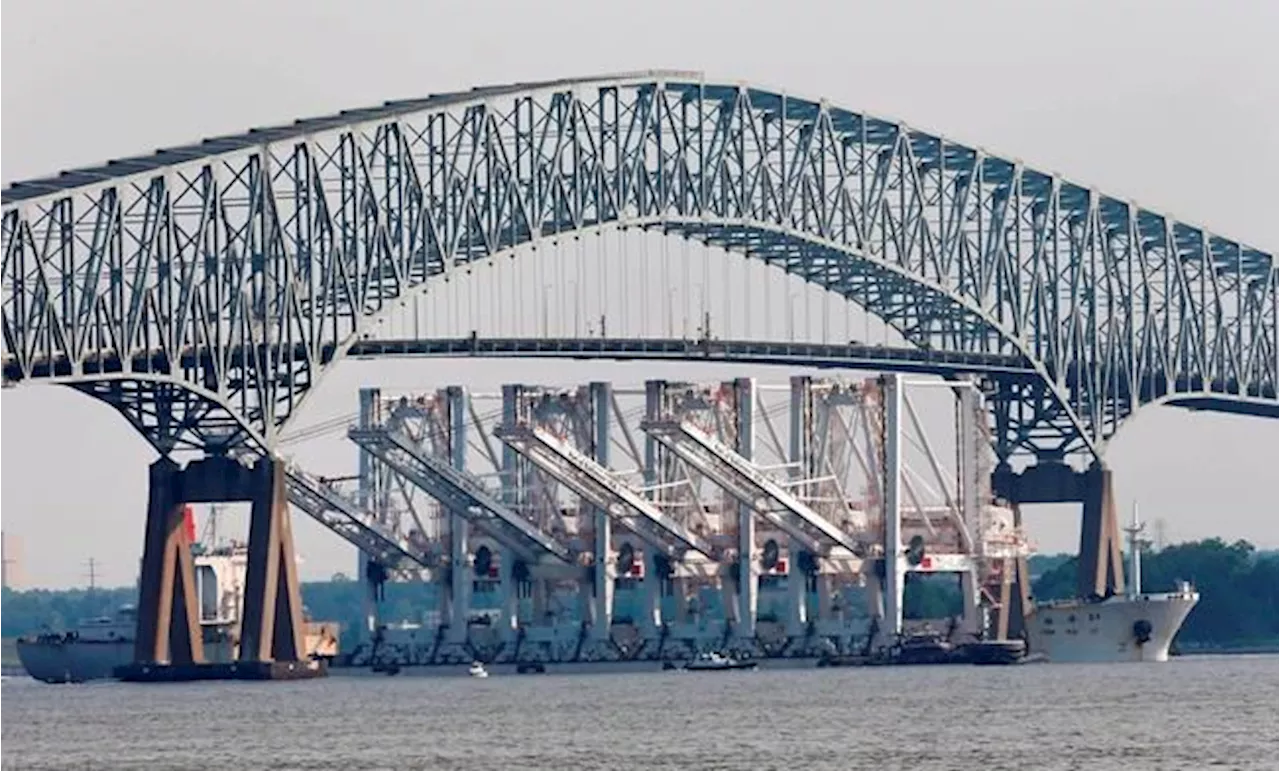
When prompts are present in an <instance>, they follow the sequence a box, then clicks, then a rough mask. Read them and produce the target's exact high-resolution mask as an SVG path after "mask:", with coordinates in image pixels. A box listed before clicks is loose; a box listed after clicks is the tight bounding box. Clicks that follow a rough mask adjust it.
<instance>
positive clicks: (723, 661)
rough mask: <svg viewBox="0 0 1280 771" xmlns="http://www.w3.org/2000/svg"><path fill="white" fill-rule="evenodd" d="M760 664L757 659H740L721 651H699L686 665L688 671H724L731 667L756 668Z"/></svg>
mask: <svg viewBox="0 0 1280 771" xmlns="http://www.w3.org/2000/svg"><path fill="white" fill-rule="evenodd" d="M757 666H759V664H758V663H757V662H755V661H738V660H737V659H735V658H733V657H732V656H722V655H721V654H719V653H716V652H714V651H713V652H711V653H699V654H698V656H697V658H695V659H694V660H693V661H690V662H689V663H687V664H685V665H684V668H685V671H687V672H724V671H728V670H731V669H755V668H756V667H757Z"/></svg>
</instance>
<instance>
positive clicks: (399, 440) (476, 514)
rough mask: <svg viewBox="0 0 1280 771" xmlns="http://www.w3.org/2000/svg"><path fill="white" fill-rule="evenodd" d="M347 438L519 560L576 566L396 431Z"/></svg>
mask: <svg viewBox="0 0 1280 771" xmlns="http://www.w3.org/2000/svg"><path fill="white" fill-rule="evenodd" d="M347 435H348V436H349V437H350V438H351V440H352V441H353V442H355V443H356V444H358V445H360V446H361V447H362V448H364V449H365V450H366V451H368V452H370V453H372V454H373V455H374V456H375V457H377V458H378V460H380V461H382V462H383V463H385V464H387V465H388V466H390V467H391V468H392V469H393V470H394V471H395V472H396V473H398V474H400V475H401V476H403V477H404V478H405V479H406V480H408V481H409V482H410V483H412V484H413V485H414V486H416V487H417V488H419V489H420V490H422V491H423V492H425V493H427V494H428V495H430V496H432V497H433V498H435V499H436V500H438V501H440V503H441V504H443V505H444V507H445V508H447V509H449V510H450V511H453V512H456V513H457V514H459V515H461V516H463V517H464V518H466V519H467V520H468V521H470V522H471V523H472V524H474V525H475V526H476V527H478V528H480V529H481V530H483V531H484V532H485V533H487V534H488V535H490V536H491V537H493V538H494V539H495V540H497V541H498V542H500V543H502V544H503V545H505V546H507V547H508V548H510V549H512V550H513V551H514V552H515V553H516V555H517V556H519V557H520V558H521V559H524V560H527V561H530V562H533V563H535V564H536V563H537V562H538V561H539V558H540V557H541V556H542V555H544V554H545V555H550V556H552V557H554V558H556V559H558V560H560V561H561V562H563V563H566V564H574V554H573V552H572V551H570V550H569V547H567V546H565V545H564V544H562V543H560V542H559V541H558V540H556V539H555V538H554V537H552V536H551V535H549V534H547V533H545V532H543V531H542V530H541V529H539V528H538V527H537V526H536V525H534V524H533V523H532V522H530V521H528V520H527V519H525V518H524V517H522V516H520V514H519V513H518V512H516V511H514V510H512V509H511V508H509V507H507V506H506V505H505V504H503V503H502V502H501V501H499V500H498V499H497V498H496V497H495V496H494V495H493V494H491V493H490V492H489V491H488V490H487V489H485V487H484V485H482V484H481V483H480V482H479V481H478V480H476V479H474V478H473V477H471V476H470V475H469V474H467V473H466V472H465V471H460V470H458V469H455V468H454V467H453V466H451V465H449V463H448V461H446V460H443V459H440V458H435V457H432V456H431V455H430V454H428V453H425V452H423V451H422V450H421V448H419V447H417V446H415V445H414V443H413V442H412V441H411V440H409V439H408V438H407V437H405V436H404V435H403V434H402V433H400V432H399V431H395V430H388V429H385V428H373V429H360V428H353V429H351V430H350V431H349V432H348V434H347Z"/></svg>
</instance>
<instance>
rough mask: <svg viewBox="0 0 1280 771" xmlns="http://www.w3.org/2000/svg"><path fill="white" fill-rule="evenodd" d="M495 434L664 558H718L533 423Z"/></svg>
mask: <svg viewBox="0 0 1280 771" xmlns="http://www.w3.org/2000/svg"><path fill="white" fill-rule="evenodd" d="M495 434H496V435H497V437H498V438H499V439H501V440H502V441H503V442H504V443H505V444H506V445H507V446H509V447H512V448H514V449H515V450H516V451H517V452H519V453H520V454H521V455H523V456H524V457H526V458H528V459H529V460H530V461H532V462H533V463H535V464H537V466H538V467H539V468H541V469H542V470H543V471H546V472H547V473H548V474H551V475H552V476H554V477H555V478H556V479H558V480H560V481H561V482H562V483H564V484H565V485H566V486H567V487H569V488H570V489H572V490H573V491H574V492H576V493H577V494H578V495H581V496H582V497H583V498H585V499H586V500H587V501H589V502H590V503H592V504H593V505H595V506H598V507H600V508H601V509H603V510H604V511H605V512H607V513H608V514H609V515H610V516H611V517H614V518H616V519H618V520H619V521H620V522H621V523H622V524H623V526H624V527H626V528H627V529H628V530H631V531H632V532H634V533H635V534H636V535H638V536H640V537H642V538H644V539H645V540H646V541H647V542H648V543H649V544H651V545H653V546H654V547H655V548H657V549H660V550H661V551H662V552H663V553H664V554H666V555H667V556H668V557H672V558H675V559H682V558H684V556H685V554H687V553H688V552H691V551H692V552H696V553H697V554H700V555H702V556H703V557H705V558H707V559H709V560H716V559H717V558H718V551H717V550H716V549H715V547H713V546H712V545H711V544H710V543H708V542H707V541H706V539H704V538H702V536H700V535H698V534H697V533H695V532H693V531H692V530H691V529H689V528H687V527H685V526H684V525H682V524H680V523H679V522H676V521H675V520H673V519H671V518H670V517H668V516H667V515H666V514H664V513H663V512H662V510H661V509H660V508H658V507H657V506H655V505H653V504H652V503H650V502H649V501H648V500H647V499H645V498H644V497H643V496H641V495H640V494H639V493H637V492H636V491H635V490H632V489H631V488H630V487H628V486H627V485H626V484H624V483H622V482H619V481H618V480H617V479H614V477H613V472H612V471H610V470H609V469H608V468H605V467H604V466H601V465H600V464H599V463H596V462H595V461H593V460H591V459H590V458H588V457H587V456H585V455H583V454H582V453H580V452H578V451H577V450H575V449H574V448H572V447H570V446H569V445H568V444H567V443H565V442H562V441H560V440H559V439H557V438H555V437H554V436H551V435H550V434H549V433H547V432H546V431H544V430H541V429H539V428H536V427H534V426H528V425H514V426H500V427H499V428H498V430H497V431H496V432H495ZM659 534H661V535H659ZM664 536H665V537H664ZM672 541H675V543H674V544H673V543H672Z"/></svg>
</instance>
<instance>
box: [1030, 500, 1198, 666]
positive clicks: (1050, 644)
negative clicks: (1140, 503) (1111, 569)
mask: <svg viewBox="0 0 1280 771" xmlns="http://www.w3.org/2000/svg"><path fill="white" fill-rule="evenodd" d="M1142 529H1143V524H1142V523H1141V522H1140V521H1139V519H1138V507H1137V504H1134V507H1133V522H1132V524H1131V525H1130V526H1129V527H1127V528H1125V530H1124V531H1125V533H1126V534H1127V535H1128V540H1129V543H1128V546H1129V582H1128V591H1127V592H1126V593H1125V594H1124V595H1116V596H1113V597H1106V598H1100V599H1096V600H1090V599H1076V600H1064V601H1057V602H1046V603H1039V604H1037V605H1036V607H1035V610H1034V611H1033V612H1032V613H1031V614H1030V615H1029V616H1028V618H1027V642H1028V644H1029V647H1030V649H1031V650H1032V651H1034V652H1036V653H1038V654H1040V655H1043V656H1044V657H1046V658H1047V659H1048V660H1049V661H1051V662H1056V663H1083V662H1123V661H1168V660H1169V646H1170V644H1171V643H1172V642H1173V638H1174V636H1176V635H1177V634H1178V630H1179V629H1181V628H1182V623H1183V622H1184V621H1185V620H1186V618H1187V615H1188V614H1189V613H1191V610H1192V608H1194V607H1195V606H1196V603H1198V602H1199V601H1200V594H1199V593H1198V592H1197V591H1196V590H1195V588H1194V587H1193V586H1192V585H1191V584H1190V583H1189V582H1187V581H1180V582H1178V584H1177V586H1176V587H1175V588H1174V590H1173V591H1172V592H1160V593H1146V592H1143V591H1142V546H1141V542H1140V541H1139V540H1138V534H1139V533H1140V532H1142Z"/></svg>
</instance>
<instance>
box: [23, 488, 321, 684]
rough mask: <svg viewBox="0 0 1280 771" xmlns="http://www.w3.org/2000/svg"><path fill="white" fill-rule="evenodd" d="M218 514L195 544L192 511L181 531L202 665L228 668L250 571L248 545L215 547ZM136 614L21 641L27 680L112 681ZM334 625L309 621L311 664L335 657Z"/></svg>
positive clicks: (129, 645)
mask: <svg viewBox="0 0 1280 771" xmlns="http://www.w3.org/2000/svg"><path fill="white" fill-rule="evenodd" d="M216 521H217V510H216V509H214V510H213V511H212V512H211V515H210V518H209V521H208V523H207V525H208V527H207V528H206V531H205V533H204V534H203V535H202V537H201V539H200V540H196V539H195V537H194V534H195V517H194V514H193V512H192V510H191V508H190V507H187V509H186V511H185V512H184V522H183V526H184V527H185V528H187V532H188V535H189V536H191V538H192V541H193V543H192V547H191V555H192V561H193V562H194V563H195V577H196V598H197V599H196V601H197V603H198V605H199V612H200V628H201V631H202V636H203V638H204V652H205V659H206V660H208V661H209V662H212V663H217V662H230V661H233V660H235V658H236V656H237V655H238V653H239V647H238V644H237V641H238V637H239V626H240V616H241V612H242V608H243V598H244V584H245V576H246V572H247V566H248V553H249V549H248V545H247V544H245V543H244V542H241V541H235V540H227V541H219V540H218V538H217V530H216ZM137 620H138V619H137V609H136V608H135V607H134V606H132V605H125V606H123V607H121V608H119V609H118V610H117V611H116V613H115V614H114V615H113V616H101V617H98V618H91V619H86V620H84V621H82V622H80V623H79V624H78V625H77V626H76V627H75V628H73V629H70V630H66V631H63V632H47V633H44V634H39V635H36V636H33V637H26V638H19V640H18V641H17V653H18V659H19V661H21V662H22V666H23V668H24V669H25V670H26V672H27V674H29V675H30V676H31V677H33V678H35V679H37V680H40V681H43V682H46V683H83V682H88V681H91V680H106V679H111V678H112V677H113V673H114V671H115V669H116V668H117V667H120V666H124V665H126V664H129V663H131V662H132V661H133V654H134V640H135V636H136V633H137ZM338 633H339V628H338V625H337V624H334V623H328V622H312V621H307V622H306V627H305V631H304V640H305V646H306V651H307V656H308V657H309V658H326V659H328V658H332V657H334V656H336V655H337V653H338Z"/></svg>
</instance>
